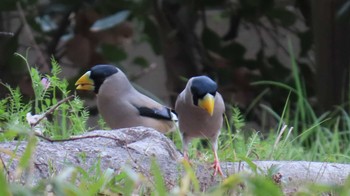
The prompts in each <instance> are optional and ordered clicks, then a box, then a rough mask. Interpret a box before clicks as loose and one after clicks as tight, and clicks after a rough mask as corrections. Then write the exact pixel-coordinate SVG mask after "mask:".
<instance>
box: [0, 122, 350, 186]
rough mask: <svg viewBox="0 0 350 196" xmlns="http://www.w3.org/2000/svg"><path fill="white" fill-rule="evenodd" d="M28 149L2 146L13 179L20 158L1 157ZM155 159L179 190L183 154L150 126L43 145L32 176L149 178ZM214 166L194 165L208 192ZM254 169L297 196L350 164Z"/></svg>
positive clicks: (342, 175)
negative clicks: (75, 173)
mask: <svg viewBox="0 0 350 196" xmlns="http://www.w3.org/2000/svg"><path fill="white" fill-rule="evenodd" d="M26 147H27V142H18V141H12V142H4V143H0V149H2V150H1V151H0V155H1V159H2V161H3V162H4V163H5V165H6V169H7V171H8V176H9V179H10V180H11V179H13V176H14V175H15V169H16V168H17V165H18V162H19V161H18V160H19V159H18V158H15V159H14V160H13V161H12V162H11V161H10V160H11V157H10V156H9V154H10V153H1V152H5V151H7V152H8V150H10V151H13V152H15V153H16V155H17V157H21V155H22V153H23V152H24V150H25V149H26ZM16 149H17V150H16ZM153 158H156V160H157V163H158V165H159V166H160V168H161V169H162V171H163V175H164V177H165V181H166V184H167V186H168V188H172V187H173V186H175V185H177V182H178V181H177V180H178V178H179V177H180V175H181V173H182V170H181V169H180V170H179V168H181V166H180V167H179V160H181V158H182V155H181V153H179V151H178V150H177V149H176V147H175V145H174V144H173V142H172V141H171V140H169V139H168V138H167V137H165V136H164V135H163V134H161V133H159V132H157V131H155V130H153V129H150V128H145V127H136V128H126V129H119V130H111V131H92V132H88V133H86V134H84V135H81V136H76V137H73V138H72V139H70V140H69V141H60V142H49V141H44V140H41V141H40V142H38V144H37V146H36V148H35V154H34V156H33V159H32V160H33V164H32V165H33V167H32V171H31V172H32V174H33V177H34V178H33V179H34V182H33V183H36V182H38V181H39V180H40V179H44V178H50V176H52V175H53V174H55V173H56V174H57V173H60V172H61V171H62V170H63V169H64V168H65V167H67V166H79V167H82V168H83V169H85V170H86V171H88V170H89V169H90V168H91V167H92V166H93V165H95V164H96V163H97V161H98V160H100V166H101V170H102V171H103V170H105V169H107V168H110V169H113V170H114V171H115V172H116V173H118V172H119V171H120V170H121V168H122V167H123V166H125V165H127V166H128V167H129V168H132V169H133V170H135V171H136V172H140V173H142V174H143V175H145V176H146V177H150V176H151V174H150V165H151V160H152V159H153ZM210 164H211V163H198V162H196V161H194V162H193V165H194V166H196V173H197V177H198V180H199V182H200V185H201V188H202V190H207V189H208V188H209V187H211V186H213V185H214V184H217V183H218V182H219V181H221V180H222V178H221V177H220V176H217V177H215V178H214V177H212V174H213V170H212V169H211V168H210ZM254 164H256V165H257V166H258V167H259V168H260V169H259V170H258V171H259V172H263V173H264V172H265V173H266V171H267V170H268V169H269V168H271V166H276V167H278V168H279V169H278V175H276V176H274V178H276V179H275V180H276V181H278V182H280V183H281V184H282V187H283V188H284V190H293V191H294V190H295V189H297V188H298V187H299V186H301V185H303V184H305V182H318V183H326V184H342V183H343V182H344V181H345V179H346V178H347V176H348V175H349V174H350V166H349V165H347V164H335V163H315V162H306V161H297V162H295V161H255V162H254ZM221 166H222V170H223V171H224V173H225V175H227V176H228V175H230V174H233V173H237V172H246V173H252V171H251V170H250V168H249V166H248V164H247V163H244V162H237V163H230V162H222V163H221Z"/></svg>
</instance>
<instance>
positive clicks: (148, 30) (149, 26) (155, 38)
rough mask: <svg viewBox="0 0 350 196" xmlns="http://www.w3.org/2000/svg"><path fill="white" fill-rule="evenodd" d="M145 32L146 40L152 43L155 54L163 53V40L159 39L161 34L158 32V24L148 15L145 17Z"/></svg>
mask: <svg viewBox="0 0 350 196" xmlns="http://www.w3.org/2000/svg"><path fill="white" fill-rule="evenodd" d="M143 22H144V25H145V27H144V33H145V34H146V36H145V40H146V41H147V42H148V43H149V44H150V45H151V47H152V49H153V51H154V53H155V54H157V55H160V54H161V48H162V46H161V42H160V41H159V39H160V35H159V32H158V28H157V25H156V24H155V23H154V21H153V20H151V19H149V18H148V17H147V18H145V19H144V21H143Z"/></svg>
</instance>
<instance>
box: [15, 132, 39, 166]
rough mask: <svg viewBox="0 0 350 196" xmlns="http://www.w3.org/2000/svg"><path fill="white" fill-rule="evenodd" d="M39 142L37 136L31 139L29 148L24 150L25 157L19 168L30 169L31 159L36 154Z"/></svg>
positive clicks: (21, 160) (23, 156)
mask: <svg viewBox="0 0 350 196" xmlns="http://www.w3.org/2000/svg"><path fill="white" fill-rule="evenodd" d="M37 141H38V140H37V138H36V137H35V136H33V135H32V136H31V137H29V141H28V144H27V148H26V149H25V150H24V152H23V155H22V157H21V159H20V161H19V167H20V168H21V169H25V168H27V167H28V165H29V163H30V157H31V156H32V155H33V153H34V148H35V146H36V143H37Z"/></svg>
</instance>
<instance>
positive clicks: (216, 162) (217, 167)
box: [212, 160, 224, 176]
mask: <svg viewBox="0 0 350 196" xmlns="http://www.w3.org/2000/svg"><path fill="white" fill-rule="evenodd" d="M212 167H213V168H214V176H216V174H217V173H218V172H219V174H220V175H221V176H224V174H223V173H222V170H221V167H220V162H219V160H214V163H213V165H212Z"/></svg>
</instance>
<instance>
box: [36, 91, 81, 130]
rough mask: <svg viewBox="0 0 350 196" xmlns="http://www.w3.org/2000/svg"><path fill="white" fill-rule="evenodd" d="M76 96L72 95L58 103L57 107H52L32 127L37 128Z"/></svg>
mask: <svg viewBox="0 0 350 196" xmlns="http://www.w3.org/2000/svg"><path fill="white" fill-rule="evenodd" d="M74 97H75V96H74V95H71V96H69V97H66V98H64V99H62V100H61V101H59V102H57V103H56V105H54V106H52V107H51V108H50V109H49V110H48V111H46V112H45V113H44V114H43V115H42V116H41V117H40V118H39V119H38V120H37V121H36V122H35V123H33V124H31V127H35V126H36V125H38V124H39V123H40V121H42V120H43V119H44V118H46V117H47V116H48V115H49V114H51V113H52V112H53V111H55V110H56V109H57V108H58V107H59V106H60V105H61V104H63V103H65V102H67V101H69V100H71V99H73V98H74Z"/></svg>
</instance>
